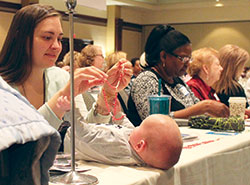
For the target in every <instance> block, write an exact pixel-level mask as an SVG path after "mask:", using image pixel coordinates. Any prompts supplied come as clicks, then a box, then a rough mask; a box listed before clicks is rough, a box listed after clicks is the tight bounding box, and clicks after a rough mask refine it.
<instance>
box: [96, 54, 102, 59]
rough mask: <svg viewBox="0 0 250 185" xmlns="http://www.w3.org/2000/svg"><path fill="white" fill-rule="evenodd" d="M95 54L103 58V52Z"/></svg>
mask: <svg viewBox="0 0 250 185" xmlns="http://www.w3.org/2000/svg"><path fill="white" fill-rule="evenodd" d="M95 56H100V57H102V58H104V56H103V54H97V55H95Z"/></svg>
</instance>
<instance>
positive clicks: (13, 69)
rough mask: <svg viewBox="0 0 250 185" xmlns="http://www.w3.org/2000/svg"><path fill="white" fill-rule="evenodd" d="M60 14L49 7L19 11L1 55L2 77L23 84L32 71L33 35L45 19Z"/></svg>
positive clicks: (35, 7)
mask: <svg viewBox="0 0 250 185" xmlns="http://www.w3.org/2000/svg"><path fill="white" fill-rule="evenodd" d="M52 16H60V14H59V13H58V12H57V11H56V10H55V9H54V8H53V7H52V6H47V5H40V4H33V5H28V6H25V7H23V8H21V9H20V10H18V11H17V12H16V14H15V16H14V18H13V20H12V23H11V25H10V28H9V32H8V34H7V37H6V39H5V42H4V45H3V47H2V50H1V53H0V75H1V76H2V77H3V79H4V80H5V81H6V82H8V83H10V84H15V85H19V84H22V83H23V82H24V81H25V80H26V79H27V78H28V77H29V75H30V73H31V69H32V47H33V35H34V30H35V28H36V26H37V25H38V24H39V23H40V22H41V21H43V20H44V19H46V18H48V17H52Z"/></svg>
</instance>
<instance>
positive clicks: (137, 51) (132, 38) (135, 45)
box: [122, 30, 142, 60]
mask: <svg viewBox="0 0 250 185" xmlns="http://www.w3.org/2000/svg"><path fill="white" fill-rule="evenodd" d="M141 42H142V37H141V33H140V32H134V31H127V30H124V31H123V32H122V49H123V51H125V52H126V53H127V54H128V57H127V58H128V59H129V60H130V59H132V58H134V57H140V56H141V53H142V48H141Z"/></svg>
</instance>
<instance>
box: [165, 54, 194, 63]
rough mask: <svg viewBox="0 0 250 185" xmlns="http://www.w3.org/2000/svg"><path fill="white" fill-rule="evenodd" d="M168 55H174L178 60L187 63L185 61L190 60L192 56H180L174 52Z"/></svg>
mask: <svg viewBox="0 0 250 185" xmlns="http://www.w3.org/2000/svg"><path fill="white" fill-rule="evenodd" d="M169 54H170V55H173V56H174V57H176V58H178V59H179V60H180V61H182V62H183V63H187V62H191V61H192V57H191V56H189V57H181V56H179V55H176V54H175V53H169Z"/></svg>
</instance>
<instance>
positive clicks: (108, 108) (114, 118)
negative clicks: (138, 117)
mask: <svg viewBox="0 0 250 185" xmlns="http://www.w3.org/2000/svg"><path fill="white" fill-rule="evenodd" d="M123 76H124V66H122V70H121V73H120V76H119V79H118V82H117V84H116V86H113V85H111V84H110V83H109V82H108V81H106V83H107V84H108V86H109V87H110V88H112V89H114V90H115V91H116V90H117V88H118V87H119V85H120V82H121V80H122V77H123ZM102 93H103V99H104V102H105V105H106V107H107V110H108V112H109V114H110V115H111V117H112V120H113V121H114V120H121V119H122V118H124V117H125V115H122V116H121V117H120V118H116V117H115V115H116V113H117V112H116V107H117V102H118V98H117V94H118V93H117V92H116V93H115V102H114V111H113V113H112V111H111V110H110V107H109V104H108V99H107V96H106V93H105V91H104V89H102Z"/></svg>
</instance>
